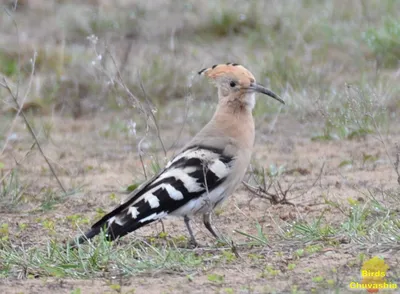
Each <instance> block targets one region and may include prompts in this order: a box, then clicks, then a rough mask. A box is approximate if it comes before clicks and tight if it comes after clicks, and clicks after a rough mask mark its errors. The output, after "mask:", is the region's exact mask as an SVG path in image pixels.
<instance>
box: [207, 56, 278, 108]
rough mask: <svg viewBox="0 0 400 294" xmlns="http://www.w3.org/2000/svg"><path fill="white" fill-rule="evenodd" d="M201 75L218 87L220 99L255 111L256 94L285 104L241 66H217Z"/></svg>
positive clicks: (233, 64) (232, 64) (231, 64)
mask: <svg viewBox="0 0 400 294" xmlns="http://www.w3.org/2000/svg"><path fill="white" fill-rule="evenodd" d="M199 74H200V75H204V76H206V77H208V78H209V79H211V80H212V81H213V82H214V83H215V84H216V85H217V88H218V93H219V97H220V99H223V100H227V101H234V102H238V103H240V104H244V105H246V106H248V107H249V108H250V109H253V107H254V104H255V98H254V94H255V93H256V92H258V93H262V94H265V95H268V96H270V97H272V98H274V99H276V100H278V101H279V102H281V103H283V104H285V102H284V101H283V100H282V99H281V98H280V97H279V96H278V95H277V94H275V93H274V92H272V91H271V90H268V89H267V88H265V87H264V86H261V85H259V84H257V83H256V79H255V78H254V76H253V74H252V73H251V72H250V71H249V70H248V69H246V68H245V67H243V66H241V65H239V64H236V63H226V64H216V65H213V66H212V67H209V68H205V69H202V70H201V71H199Z"/></svg>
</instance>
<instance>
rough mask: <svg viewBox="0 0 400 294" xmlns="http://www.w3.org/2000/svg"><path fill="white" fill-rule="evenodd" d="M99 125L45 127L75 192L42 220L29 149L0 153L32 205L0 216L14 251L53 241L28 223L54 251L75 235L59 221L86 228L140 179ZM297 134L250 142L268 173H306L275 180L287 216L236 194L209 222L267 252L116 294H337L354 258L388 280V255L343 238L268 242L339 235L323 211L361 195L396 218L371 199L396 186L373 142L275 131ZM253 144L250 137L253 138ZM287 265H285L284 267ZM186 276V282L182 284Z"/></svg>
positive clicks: (24, 287)
mask: <svg viewBox="0 0 400 294" xmlns="http://www.w3.org/2000/svg"><path fill="white" fill-rule="evenodd" d="M107 119H110V116H106V117H100V116H98V117H92V118H90V119H87V120H76V121H73V120H66V119H58V118H56V119H54V118H53V133H54V134H55V135H54V136H53V137H52V144H51V145H50V144H49V145H46V146H45V151H46V153H47V154H48V156H49V157H50V158H51V159H52V160H53V161H54V162H57V165H56V170H57V172H58V174H59V175H62V176H60V180H61V181H62V182H63V184H64V185H65V186H69V187H72V186H80V187H82V188H81V189H80V191H79V192H77V193H75V194H73V195H71V196H67V197H66V199H65V200H63V201H62V203H60V204H56V205H55V207H54V208H53V209H52V210H50V211H44V212H35V211H34V210H35V208H37V205H39V204H38V203H40V201H38V203H35V200H34V198H35V195H37V194H39V193H40V192H39V191H40V190H41V189H44V187H53V188H56V186H55V185H54V180H53V179H51V176H50V175H49V172H48V170H47V167H46V164H45V162H44V161H43V158H42V157H41V156H40V155H39V154H38V153H34V154H31V155H28V156H26V157H25V150H27V149H29V145H26V146H24V145H23V144H22V142H18V143H13V144H12V145H10V146H9V150H8V151H7V152H8V153H9V154H10V155H12V156H9V157H7V158H9V159H11V158H15V160H17V161H21V160H22V158H24V159H23V162H22V161H21V165H23V167H24V168H23V172H21V182H24V183H29V184H28V186H27V191H26V196H25V197H32V199H29V198H27V199H25V200H24V201H22V203H21V205H23V206H24V209H20V208H19V212H10V213H5V212H4V211H2V215H1V223H8V224H9V226H10V227H9V228H10V236H13V237H11V238H12V241H13V243H14V244H20V245H22V244H43V243H45V242H46V239H51V238H53V236H52V235H51V234H49V232H48V230H47V229H46V227H44V226H43V224H41V223H38V219H52V220H53V221H54V222H55V223H56V228H55V230H56V232H57V236H58V240H59V241H60V242H62V241H63V238H62V237H60V236H65V237H66V238H65V239H67V237H72V236H74V235H76V234H77V229H76V228H73V227H71V224H70V223H68V222H67V221H66V220H67V217H68V216H71V215H74V214H81V215H84V216H87V217H89V219H93V218H95V215H96V208H99V207H101V208H103V209H104V210H109V209H111V208H112V207H113V206H115V205H116V202H117V201H116V200H110V197H109V196H110V194H111V193H112V192H113V191H114V192H116V191H118V190H120V189H121V186H128V185H130V184H131V183H132V182H133V180H132V179H135V178H137V174H140V173H141V164H140V160H139V158H138V156H137V154H136V152H134V150H129V149H130V148H133V147H132V146H130V145H129V141H127V140H120V141H118V142H116V141H115V139H107V138H102V139H101V140H99V138H97V139H96V137H98V130H96V128H95V126H97V125H100V123H99V122H98V120H101V121H105V120H107ZM297 124H298V123H297V122H294V121H293V120H292V121H291V120H290V119H289V118H282V124H281V123H280V122H279V123H278V125H277V127H276V131H275V132H274V133H273V134H268V135H267V136H266V138H267V139H266V140H267V141H266V142H265V141H264V142H260V141H263V140H261V139H258V141H259V142H258V143H257V145H256V146H255V151H254V160H255V161H256V162H262V165H264V166H265V167H267V166H268V165H269V164H271V163H274V164H277V165H280V164H285V166H286V170H287V171H290V170H296V169H297V170H298V169H300V168H301V169H304V170H305V171H306V172H304V173H305V174H304V175H301V174H296V173H295V174H294V175H287V176H285V177H284V178H282V179H281V180H280V183H281V185H282V186H283V187H287V186H288V185H290V184H291V183H293V182H294V184H293V187H292V189H291V190H290V192H289V196H288V199H289V200H290V201H291V202H292V203H293V204H295V206H291V205H281V204H278V205H271V204H270V203H269V201H266V200H263V199H260V198H259V197H255V196H254V195H253V194H251V193H249V192H248V191H247V190H246V189H245V188H244V187H242V188H241V189H240V190H239V191H238V192H237V193H235V194H234V195H232V197H231V198H230V200H229V201H228V202H227V203H226V204H225V205H224V206H223V209H222V211H221V212H219V213H218V216H215V217H214V221H215V224H216V226H217V228H218V229H219V230H220V231H221V232H222V233H223V234H224V235H227V236H229V237H231V238H232V240H233V241H234V242H235V243H238V244H239V243H241V242H243V241H245V239H246V238H243V236H242V235H240V234H238V233H234V231H235V230H239V231H243V232H246V233H248V234H251V235H257V230H256V224H257V223H258V224H259V225H260V226H261V227H262V229H263V231H264V232H265V235H266V236H267V237H268V246H265V247H264V248H260V247H259V246H239V247H238V248H237V252H238V254H239V255H240V257H239V258H234V259H232V260H229V261H226V260H225V261H221V262H220V263H219V264H214V265H212V266H211V267H208V268H207V269H204V270H202V269H201V268H198V269H192V270H190V271H184V272H179V271H174V270H162V269H160V270H156V271H154V272H152V271H149V272H146V273H142V274H138V275H135V276H131V277H121V278H118V279H121V281H119V280H118V283H120V284H121V289H120V290H121V291H122V293H130V292H129V291H135V293H144V292H146V293H147V292H148V293H188V292H189V293H209V292H221V293H224V291H225V292H226V291H228V292H229V291H231V290H230V289H233V291H235V292H236V291H237V292H246V293H247V292H252V293H262V292H271V291H272V292H291V291H293V289H299V291H300V290H305V291H310V290H311V289H316V290H315V291H329V289H331V288H332V289H333V288H339V289H342V292H343V291H344V292H346V291H345V290H343V289H346V288H347V286H348V284H349V283H350V282H351V281H359V279H360V268H361V265H362V263H361V261H360V257H359V255H360V253H361V252H365V253H366V254H369V255H371V256H372V255H375V254H377V255H379V256H381V257H384V258H385V260H386V262H387V263H388V264H389V266H390V269H391V270H390V274H391V276H392V277H398V276H399V274H400V272H399V269H400V258H399V255H398V249H399V248H398V247H397V248H396V247H390V246H389V247H384V246H385V244H379V243H373V242H372V243H367V244H365V243H363V242H361V243H357V242H356V241H354V240H351V239H350V238H349V237H348V236H342V237H341V236H338V235H336V236H334V237H332V240H331V242H329V241H327V240H328V239H329V238H328V239H327V240H325V241H323V240H314V242H312V241H310V242H302V241H295V240H290V238H288V240H283V239H282V238H280V237H278V236H280V235H281V234H282V232H285V231H289V230H290V227H291V225H292V224H294V223H296V222H299V221H301V222H309V223H312V222H313V221H315V220H316V219H318V218H320V217H322V218H323V223H324V225H330V226H340V224H341V223H342V222H343V221H344V219H346V218H347V216H346V215H345V214H343V213H342V212H341V211H340V210H339V209H335V208H334V207H332V206H331V205H328V204H326V203H327V201H333V202H337V203H344V207H345V206H346V203H348V201H349V199H354V201H358V202H359V203H361V204H364V203H367V202H369V201H370V198H369V195H368V191H369V192H373V193H374V195H375V197H377V198H379V199H380V201H382V202H383V203H385V204H386V205H388V206H391V207H392V209H393V211H395V212H396V211H397V213H398V212H399V204H398V201H394V199H390V198H389V199H388V198H382V196H381V195H384V194H383V193H381V192H379V191H389V190H396V189H398V187H397V185H398V184H397V179H396V174H395V172H394V170H393V168H392V167H391V166H390V165H389V164H388V162H387V160H386V159H385V150H384V149H383V146H382V144H381V143H380V142H379V141H378V140H377V139H376V138H374V137H373V136H367V137H366V138H364V139H361V140H356V141H332V142H313V141H311V140H310V139H303V138H302V137H299V136H295V135H293V134H291V133H290V132H287V131H285V129H287V128H288V127H289V126H290V125H292V126H294V125H297ZM176 128H179V127H178V126H176ZM392 132H393V135H391V136H390V138H389V139H388V140H389V141H388V143H389V144H390V143H391V142H392V140H393V142H396V141H398V140H399V135H398V130H392ZM18 134H19V132H18ZM21 134H22V130H21ZM260 137H261V136H260V135H259V136H258V138H260ZM65 138H69V139H68V140H65ZM21 141H24V140H23V139H21ZM27 142H29V140H27ZM14 144H18V146H24V148H21V147H20V150H17V149H16V148H15V146H16V145H14ZM127 146H128V147H127ZM365 153H368V154H375V155H376V159H375V161H374V162H368V163H363V158H362V156H363V154H365ZM60 155H62V156H60ZM57 156H58V157H57ZM344 160H348V161H352V162H353V163H352V164H351V166H350V165H345V166H344V167H340V164H341V162H343V161H344ZM5 163H6V164H11V163H12V162H7V161H6V162H5ZM321 168H323V169H322V171H321ZM139 178H140V176H139ZM28 195H29V196H28ZM124 197H126V196H124V195H118V196H117V199H123V198H124ZM20 224H26V228H25V229H24V231H23V232H22V233H21V234H18V231H19V225H20ZM164 225H165V230H166V232H168V235H169V236H175V237H176V236H182V235H183V236H185V235H186V231H185V227H184V225H183V222H182V221H181V220H178V219H171V220H166V221H165V222H164ZM367 230H368V228H367ZM195 231H196V235H197V237H198V239H199V241H200V243H203V244H204V245H205V246H206V247H205V248H204V249H202V248H198V249H194V250H195V251H196V252H198V254H200V255H201V254H204V253H205V252H207V251H209V252H210V253H211V254H213V248H214V249H215V250H216V251H218V248H217V247H215V245H216V243H215V241H214V240H213V239H212V238H211V237H210V236H209V235H208V233H207V231H206V230H205V229H204V228H203V227H202V225H201V223H200V222H196V225H195ZM159 232H161V226H160V224H154V225H150V226H149V227H146V228H143V229H141V230H140V231H138V232H136V233H134V234H132V235H130V236H128V237H126V239H129V238H143V236H156V235H157V234H158V233H159ZM311 244H314V245H311ZM315 244H317V245H318V246H316V245H315ZM27 246H32V245H27ZM121 246H123V245H121ZM310 246H311V247H310ZM313 246H314V247H315V248H314V249H313ZM298 250H304V255H301V256H298V255H296V251H297V252H298ZM308 251H309V252H308ZM314 251H315V252H314ZM289 264H294V265H292V266H289V267H288V265H289ZM292 267H293V268H292ZM210 274H217V275H220V276H222V277H223V278H222V280H221V281H219V280H218V281H210V280H209V279H208V278H209V277H210ZM189 275H190V277H191V278H188V276H189ZM105 276H107V274H106V273H105ZM316 277H322V280H318V279H317V281H315V278H316ZM114 279H115V277H114ZM330 280H332V281H334V282H331V281H330ZM112 281H113V278H111V277H108V278H103V279H93V280H90V279H89V280H87V281H81V280H71V279H65V278H59V279H54V278H51V277H38V278H33V279H28V280H25V281H23V280H22V281H21V280H15V279H14V278H8V279H4V280H2V281H1V287H2V289H3V293H21V292H22V293H55V292H56V293H71V291H73V290H74V289H80V290H81V293H106V292H107V293H108V292H112V291H114V290H112V288H110V284H112V283H113V282H112ZM327 281H329V282H327ZM329 283H333V284H332V285H329ZM322 289H325V290H322Z"/></svg>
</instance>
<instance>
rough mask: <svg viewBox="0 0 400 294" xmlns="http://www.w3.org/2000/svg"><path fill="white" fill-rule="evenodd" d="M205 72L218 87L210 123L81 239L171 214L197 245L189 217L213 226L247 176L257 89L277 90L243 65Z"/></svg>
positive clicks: (115, 232)
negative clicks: (216, 211) (212, 217)
mask: <svg viewBox="0 0 400 294" xmlns="http://www.w3.org/2000/svg"><path fill="white" fill-rule="evenodd" d="M199 74H201V75H204V76H206V77H207V78H209V79H210V80H211V81H212V82H213V83H214V84H215V85H216V86H217V88H218V105H217V109H216V111H215V113H214V115H213V117H212V119H211V120H210V122H209V123H208V124H207V125H206V126H204V128H203V129H202V130H201V131H200V132H199V133H198V134H197V135H196V136H195V137H194V138H193V139H192V140H191V141H190V142H189V143H187V144H186V145H185V147H184V148H183V149H182V150H181V151H180V152H179V153H178V154H177V155H176V156H175V157H174V158H173V159H172V160H171V161H170V162H169V163H168V164H167V166H166V167H165V169H164V170H162V171H161V172H160V173H159V174H158V175H156V176H155V177H154V178H153V179H151V180H149V181H148V182H146V183H144V184H143V185H141V187H139V188H138V189H137V190H135V191H134V192H133V193H132V194H131V195H130V197H129V198H128V200H127V201H126V202H125V203H124V204H122V205H120V206H119V207H117V208H116V209H114V210H113V211H111V212H110V213H109V214H107V215H106V216H104V217H103V218H102V219H101V220H100V221H98V222H97V223H96V224H94V225H93V226H92V228H91V230H89V231H88V232H87V233H86V234H85V235H84V236H81V237H80V238H79V239H78V240H77V242H78V243H80V242H83V241H85V240H86V239H90V238H92V237H93V236H95V235H97V234H98V233H99V232H100V230H101V229H102V228H104V229H105V230H106V235H107V236H108V238H109V239H110V240H114V239H115V238H118V237H122V236H124V235H126V234H127V233H129V232H131V231H134V230H136V229H138V228H140V227H141V226H143V225H146V224H147V223H150V222H153V221H155V220H158V219H160V218H163V217H165V216H167V215H175V216H183V217H184V220H185V224H186V226H187V228H188V231H189V234H190V237H191V243H193V244H196V241H195V238H194V235H193V232H192V230H191V228H190V225H189V216H190V215H193V214H197V213H201V214H203V216H204V225H205V226H206V228H207V229H208V230H209V231H210V232H211V233H212V234H213V235H214V236H215V237H216V238H218V235H217V234H216V232H215V231H214V229H213V228H212V227H211V223H210V214H211V211H212V210H213V209H214V208H215V207H216V206H217V205H219V204H220V203H222V202H223V200H225V199H226V198H227V197H228V196H229V195H231V194H232V193H233V192H234V191H235V189H236V188H237V187H238V186H239V184H240V182H241V181H242V179H243V177H244V174H245V172H246V169H247V167H248V165H249V163H250V158H251V152H252V147H253V144H254V132H255V131H254V120H253V115H252V110H253V107H254V105H255V93H256V92H259V93H263V94H266V95H269V96H271V97H273V98H275V99H277V100H278V101H280V102H282V103H284V102H283V101H282V100H281V99H280V98H279V97H278V96H277V95H276V94H274V93H273V92H271V91H270V90H268V89H266V88H264V87H262V86H260V85H258V84H257V83H256V80H255V78H254V76H253V75H252V73H251V72H250V71H248V70H247V69H246V68H244V67H243V66H241V65H238V64H232V63H227V64H220V65H214V66H213V67H211V68H205V69H203V70H201V71H200V72H199Z"/></svg>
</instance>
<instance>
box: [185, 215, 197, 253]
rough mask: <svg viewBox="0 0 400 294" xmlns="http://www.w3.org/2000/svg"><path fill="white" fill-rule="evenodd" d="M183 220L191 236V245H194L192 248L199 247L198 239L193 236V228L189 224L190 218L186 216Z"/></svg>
mask: <svg viewBox="0 0 400 294" xmlns="http://www.w3.org/2000/svg"><path fill="white" fill-rule="evenodd" d="M183 220H184V222H185V225H186V228H187V229H188V231H189V235H190V240H189V245H192V246H194V247H197V246H198V243H197V241H196V238H195V237H194V235H193V231H192V228H191V227H190V224H189V222H190V218H189V217H188V216H187V215H185V216H184V217H183Z"/></svg>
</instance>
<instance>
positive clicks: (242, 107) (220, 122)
mask: <svg viewBox="0 0 400 294" xmlns="http://www.w3.org/2000/svg"><path fill="white" fill-rule="evenodd" d="M212 123H213V125H214V126H218V128H220V132H221V133H222V134H223V135H225V136H228V137H230V138H233V139H235V140H236V141H237V142H238V143H239V144H240V145H242V147H243V148H252V147H253V144H254V133H255V131H254V120H253V114H252V106H251V105H248V104H246V103H242V102H237V101H232V100H227V101H221V100H220V101H219V103H218V106H217V109H216V111H215V114H214V116H213V118H212Z"/></svg>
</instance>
